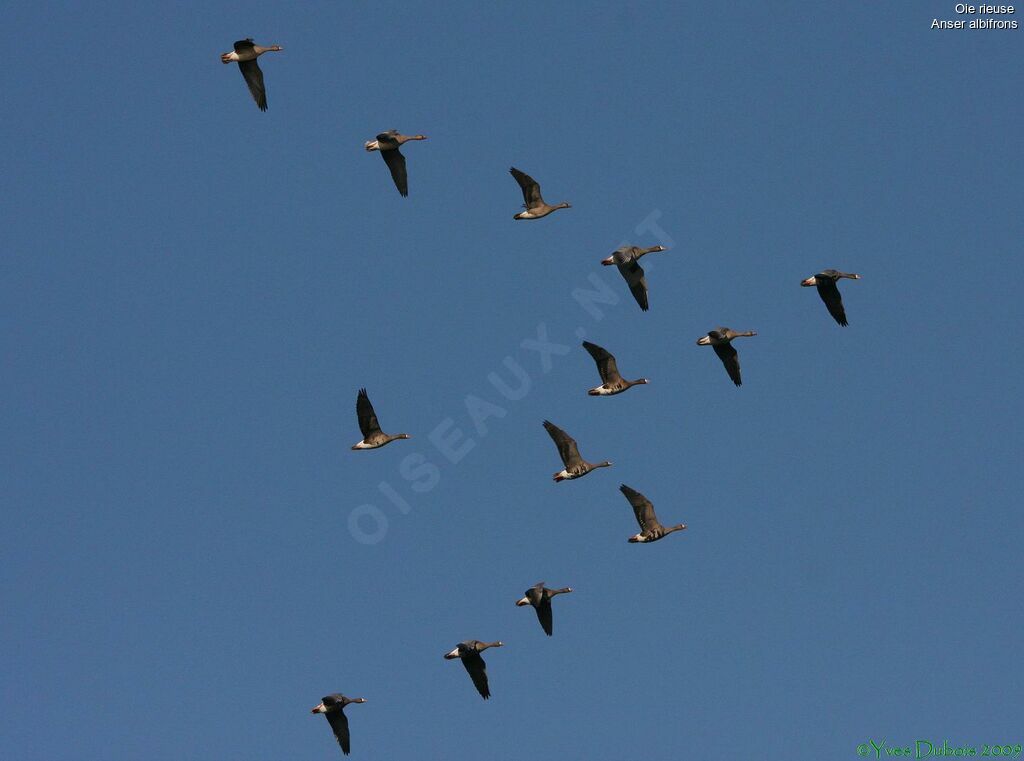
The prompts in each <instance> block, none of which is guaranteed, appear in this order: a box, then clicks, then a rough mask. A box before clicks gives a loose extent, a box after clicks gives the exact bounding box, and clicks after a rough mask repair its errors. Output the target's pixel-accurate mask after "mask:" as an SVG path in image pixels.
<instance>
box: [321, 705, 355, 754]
mask: <svg viewBox="0 0 1024 761" xmlns="http://www.w3.org/2000/svg"><path fill="white" fill-rule="evenodd" d="M324 716H326V717H327V721H328V722H329V723H330V725H331V731H332V732H334V739H336V740H337V741H338V745H340V746H341V752H342V753H344V754H345V755H346V756H347V755H348V754H349V753H350V752H351V750H352V743H351V738H350V737H349V733H348V717H347V716H346V715H345V712H344V711H328V712H327V713H325V714H324Z"/></svg>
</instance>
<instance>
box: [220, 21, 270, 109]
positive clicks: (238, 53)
mask: <svg viewBox="0 0 1024 761" xmlns="http://www.w3.org/2000/svg"><path fill="white" fill-rule="evenodd" d="M279 50H284V48H282V47H281V46H280V45H271V46H270V47H269V48H265V47H262V46H261V45H255V44H253V41H252V38H251V37H250V38H248V39H245V40H239V41H238V42H236V43H235V49H234V50H233V51H231V52H230V53H221V56H220V60H221V63H232V62H236V63H237V64H238V68H239V70H240V71H241V72H242V76H243V77H245V83H246V84H247V85H249V92H251V93H252V97H253V100H255V101H256V105H257V106H259V108H260V111H266V110H267V88H266V85H264V84H263V71H262V70H261V69H260V65H259V63H257V62H256V59H257V58H259V57H260V56H261V55H263V54H264V53H276V52H278V51H279Z"/></svg>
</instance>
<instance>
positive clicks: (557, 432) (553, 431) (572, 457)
mask: <svg viewBox="0 0 1024 761" xmlns="http://www.w3.org/2000/svg"><path fill="white" fill-rule="evenodd" d="M544 428H545V429H546V430H547V432H548V434H549V435H550V436H551V438H552V440H553V441H554V442H555V446H557V447H558V456H559V457H561V458H562V464H563V465H565V467H566V468H571V467H573V466H575V465H579V464H581V463H582V462H583V458H582V457H580V450H579V448H577V446H576V440H575V439H574V438H573V437H572V436H570V435H569V434H567V433H566V432H565V431H563V430H562V429H561V428H559V427H558V426H557V425H555V424H554V423H552V422H549V421H547V420H545V421H544Z"/></svg>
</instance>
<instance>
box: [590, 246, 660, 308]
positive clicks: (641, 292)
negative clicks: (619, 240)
mask: <svg viewBox="0 0 1024 761" xmlns="http://www.w3.org/2000/svg"><path fill="white" fill-rule="evenodd" d="M665 250H666V249H665V247H664V246H651V247H650V248H638V247H637V246H623V247H622V248H619V249H616V250H615V251H613V252H612V255H611V256H609V257H607V258H606V259H602V260H601V264H603V265H605V266H606V267H607V266H609V265H612V264H614V265H615V266H616V267H618V268H619V274H620V275H622V278H623V279H624V280H625V281H626V284H627V285H629V290H630V292H631V293H632V294H633V298H634V299H636V303H637V304H639V305H640V309H642V310H643V311H645V312H646V311H647V307H648V304H647V278H645V277H644V269H643V267H641V266H640V257H641V256H646V255H647V254H653V253H657V252H658V251H665Z"/></svg>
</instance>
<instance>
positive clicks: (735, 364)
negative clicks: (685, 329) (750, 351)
mask: <svg viewBox="0 0 1024 761" xmlns="http://www.w3.org/2000/svg"><path fill="white" fill-rule="evenodd" d="M756 335H757V333H755V332H754V331H752V330H748V331H746V332H745V333H737V332H736V331H735V330H731V329H729V328H721V327H719V328H715V329H714V330H712V331H710V332H709V333H708V334H707V335H706V336H704V337H703V338H698V339H697V345H698V346H708V345H710V346H711V348H713V349H714V350H715V354H717V355H718V358H719V359H720V360H722V364H723V365H725V371H726V372H727V373H729V377H730V378H732V382H733V383H735V384H736V385H737V386H741V385H743V380H742V379H741V378H740V358H739V355H738V354H737V353H736V350H735V349H734V348H733V347H732V344H731V343H730V342H731V341H732V339H734V338H739V337H741V336H756Z"/></svg>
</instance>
